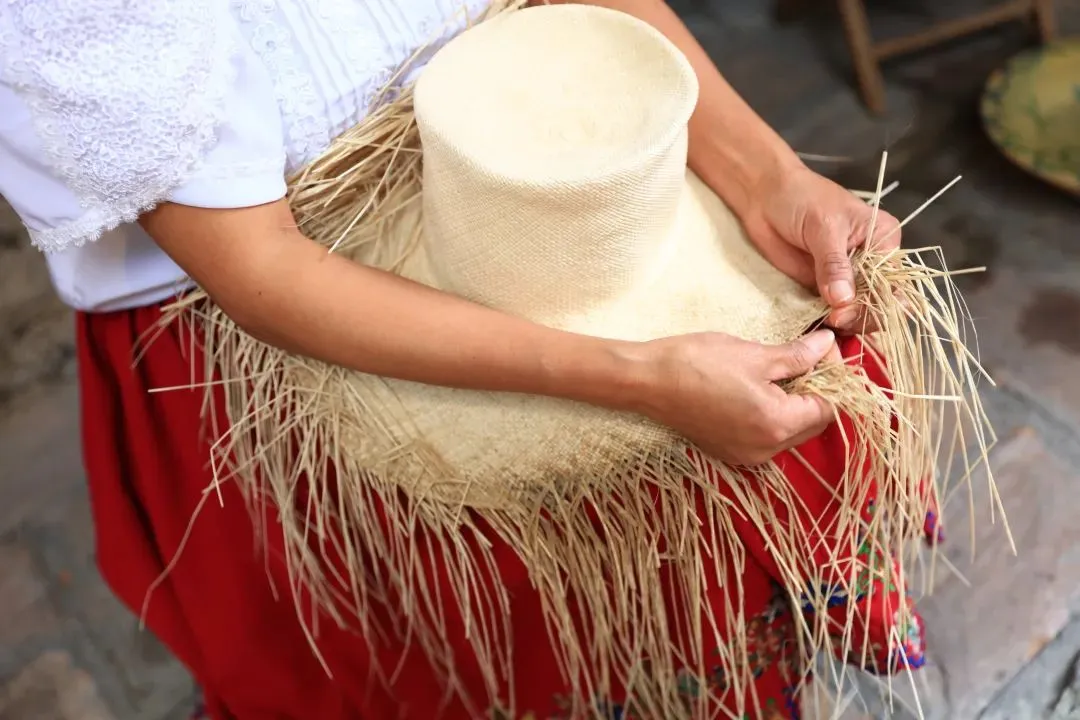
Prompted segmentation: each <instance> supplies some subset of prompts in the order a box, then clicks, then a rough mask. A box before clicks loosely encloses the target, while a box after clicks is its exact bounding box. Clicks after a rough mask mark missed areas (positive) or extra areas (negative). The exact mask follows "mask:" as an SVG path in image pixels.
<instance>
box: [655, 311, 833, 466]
mask: <svg viewBox="0 0 1080 720" xmlns="http://www.w3.org/2000/svg"><path fill="white" fill-rule="evenodd" d="M639 349H640V350H641V351H642V353H643V359H644V360H645V363H646V366H647V367H648V368H649V371H648V376H649V378H650V379H649V380H648V381H647V383H646V386H645V388H646V389H645V390H644V398H643V400H644V407H642V408H641V409H640V412H642V413H643V414H645V415H646V416H648V417H649V418H650V419H652V420H654V421H656V422H658V423H661V424H663V425H666V426H668V427H670V428H672V429H673V430H676V431H677V432H679V433H680V434H682V435H683V436H684V437H686V438H687V439H688V440H691V441H692V442H694V444H696V445H697V446H698V447H699V448H701V450H702V451H704V452H705V453H706V454H708V455H709V456H711V457H714V458H716V459H718V460H722V461H724V462H728V463H734V464H739V465H757V464H760V463H764V462H767V461H768V460H770V459H771V458H773V457H774V456H775V455H777V454H778V453H780V452H782V451H784V450H787V449H789V448H792V447H795V446H797V445H799V444H801V443H802V442H804V441H806V440H808V439H810V438H812V437H814V436H816V435H818V434H820V433H821V432H822V431H823V430H824V429H825V428H826V427H828V425H829V424H830V423H832V422H833V420H834V419H835V415H834V411H833V408H832V407H831V406H830V405H829V404H828V403H826V402H825V401H824V400H822V399H821V398H819V397H814V396H808V395H789V394H788V393H786V392H784V391H783V390H782V389H780V387H779V386H778V385H777V383H778V382H779V381H781V380H786V379H789V378H794V377H798V376H800V375H804V374H806V373H808V372H809V371H810V370H812V369H813V368H814V367H815V366H816V365H817V364H818V363H819V362H820V361H822V360H823V359H826V357H832V358H833V359H839V350H838V349H837V347H836V343H835V338H834V336H833V334H832V332H830V331H828V330H819V331H816V332H813V333H811V334H809V335H806V336H804V337H802V338H800V339H798V340H795V341H793V342H790V343H788V344H786V345H761V344H758V343H753V342H747V341H745V340H740V339H738V338H735V337H732V336H730V335H724V334H722V333H696V334H691V335H680V336H675V337H668V338H663V339H660V340H653V341H651V342H647V343H644V344H642V345H641V346H639Z"/></svg>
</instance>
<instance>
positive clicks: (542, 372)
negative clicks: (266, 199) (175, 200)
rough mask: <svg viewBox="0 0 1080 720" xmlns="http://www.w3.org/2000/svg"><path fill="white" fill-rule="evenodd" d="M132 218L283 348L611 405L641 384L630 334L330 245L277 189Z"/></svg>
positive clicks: (421, 377) (622, 405)
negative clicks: (475, 294)
mask: <svg viewBox="0 0 1080 720" xmlns="http://www.w3.org/2000/svg"><path fill="white" fill-rule="evenodd" d="M142 224H143V226H144V228H145V229H146V230H147V231H148V232H149V233H150V235H151V236H152V237H153V238H154V239H155V240H156V241H157V242H158V244H159V245H160V246H161V247H162V248H163V249H164V250H165V252H167V253H168V254H169V255H170V256H171V257H172V258H173V259H174V260H175V261H176V262H177V264H179V265H180V266H181V267H182V268H184V270H186V271H187V272H188V273H189V274H190V276H191V277H192V278H193V279H194V280H195V281H196V282H197V283H198V284H199V285H200V286H201V287H203V288H204V289H205V290H206V291H207V292H208V293H209V294H210V296H211V297H213V298H214V300H215V301H216V302H217V303H218V304H219V305H220V306H221V307H222V309H223V310H225V312H226V313H228V315H229V316H230V317H231V318H232V319H233V320H234V321H236V322H237V323H238V324H239V325H240V326H241V327H242V328H243V329H244V330H246V331H247V332H248V333H250V334H251V335H253V336H255V337H256V338H258V339H260V340H263V341H264V342H267V343H269V344H271V345H275V346H277V347H280V348H283V349H285V350H288V351H290V352H294V353H299V354H302V355H306V356H308V357H313V358H317V359H320V360H323V361H326V362H329V363H333V364H336V365H340V366H343V367H348V368H352V369H354V370H359V371H362V372H367V373H371V374H374V375H383V376H387V377H396V378H400V379H404V380H413V381H416V382H423V383H428V384H433V385H446V386H450V387H462V388H472V389H483V390H495V391H507V392H522V393H530V394H537V395H550V396H557V397H564V398H567V399H572V400H579V401H582V402H588V403H590V404H595V405H601V406H605V407H610V408H615V409H626V410H632V409H637V408H636V407H635V402H636V401H635V398H640V397H641V396H642V392H643V388H640V387H637V385H640V384H641V383H643V382H644V381H645V379H644V377H643V372H642V368H641V367H639V366H640V365H641V363H638V362H635V360H634V359H633V358H634V357H636V355H635V353H634V352H632V350H633V345H632V344H630V343H618V342H612V341H607V340H601V339H598V338H591V337H586V336H582V335H575V334H572V333H566V332H560V331H557V330H552V329H549V328H545V327H542V326H539V325H536V324H533V323H530V322H527V321H525V320H521V319H518V318H515V317H511V316H509V315H505V314H503V313H500V312H496V311H494V310H490V309H488V308H485V307H482V306H479V305H476V304H474V303H470V302H467V301H465V300H462V299H460V298H457V297H454V296H451V295H447V294H445V293H441V292H438V291H436V290H433V289H431V288H427V287H425V286H423V285H419V284H417V283H414V282H411V281H409V280H405V279H403V278H400V277H398V276H395V275H392V274H390V273H386V272H383V271H381V270H376V269H373V268H368V267H364V266H361V265H358V264H356V263H353V262H350V261H348V260H346V259H343V258H341V257H339V256H337V255H332V254H328V253H327V252H326V250H325V249H324V248H322V247H320V246H318V245H316V244H315V243H313V242H311V241H310V240H309V239H307V238H305V237H304V236H303V235H301V234H300V232H299V231H297V230H296V228H295V223H294V222H293V218H292V214H291V212H290V211H289V208H288V206H287V205H286V203H285V201H284V200H282V201H279V202H276V203H273V204H270V205H263V206H259V207H253V208H246V209H238V210H206V209H201V208H193V207H187V206H182V205H174V204H166V205H163V206H161V207H159V208H158V209H157V210H155V211H153V212H152V213H149V214H148V215H146V216H145V217H144V218H143V220H142Z"/></svg>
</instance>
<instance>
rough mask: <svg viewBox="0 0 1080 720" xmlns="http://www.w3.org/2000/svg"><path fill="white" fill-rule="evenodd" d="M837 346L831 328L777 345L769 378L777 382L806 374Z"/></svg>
mask: <svg viewBox="0 0 1080 720" xmlns="http://www.w3.org/2000/svg"><path fill="white" fill-rule="evenodd" d="M835 347H836V336H835V335H834V334H833V332H832V331H831V330H816V331H814V332H812V333H810V334H809V335H804V336H803V337H801V338H799V339H798V340H794V341H792V342H789V343H788V344H787V345H775V346H773V348H772V358H771V362H770V366H769V377H768V380H769V381H770V382H776V381H778V380H787V379H789V378H795V377H799V376H800V375H805V374H806V373H808V372H810V371H811V370H813V369H814V368H815V367H816V366H817V364H818V363H819V362H821V361H822V360H824V359H825V356H826V355H828V354H829V352H830V351H832V349H833V348H835Z"/></svg>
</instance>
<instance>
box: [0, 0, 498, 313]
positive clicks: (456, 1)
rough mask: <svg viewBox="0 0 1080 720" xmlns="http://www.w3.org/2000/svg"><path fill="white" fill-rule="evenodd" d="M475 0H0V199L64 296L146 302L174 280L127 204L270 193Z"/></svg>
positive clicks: (97, 307)
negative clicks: (22, 227) (44, 257)
mask: <svg viewBox="0 0 1080 720" xmlns="http://www.w3.org/2000/svg"><path fill="white" fill-rule="evenodd" d="M488 1H489V0H138V2H131V0H0V196H3V197H4V198H5V199H6V200H7V201H8V202H9V203H10V204H11V206H12V207H13V208H14V209H15V211H16V212H17V213H18V214H19V216H20V217H21V218H22V220H23V222H24V223H25V224H26V227H27V228H28V230H29V232H30V237H31V240H32V241H33V243H34V244H35V245H36V246H37V247H39V248H41V249H42V250H44V251H45V252H46V253H48V255H47V260H48V263H49V269H50V271H51V273H52V278H53V282H54V283H55V285H56V289H57V291H58V292H59V294H60V295H61V297H62V298H63V299H64V300H65V301H66V302H67V303H68V304H70V305H72V306H73V307H75V308H77V309H80V310H87V311H108V310H118V309H125V308H131V307H138V306H141V305H148V304H151V303H155V302H159V301H161V300H163V299H165V298H167V297H169V296H170V295H172V294H174V293H176V292H177V291H178V290H180V289H183V288H184V287H186V285H187V280H186V279H185V276H184V273H183V271H182V270H180V268H178V267H177V266H176V265H175V264H173V262H172V261H171V260H170V259H169V258H168V257H167V256H165V254H164V253H162V252H161V250H159V249H158V248H157V246H156V245H155V244H154V243H153V241H152V240H151V239H150V238H149V237H148V236H147V235H146V233H144V232H143V231H142V229H141V228H140V227H139V226H138V225H137V224H135V220H136V218H137V217H138V216H139V214H141V213H142V212H144V211H145V210H147V209H149V208H151V207H153V206H154V205H156V204H157V203H159V202H163V201H172V202H176V203H181V204H186V205H192V206H197V207H207V208H233V207H248V206H252V205H258V204H262V203H266V202H271V201H274V200H277V199H280V198H281V197H282V196H283V195H284V193H285V180H284V178H285V176H286V175H287V174H289V173H290V172H292V171H294V170H296V169H298V168H300V167H302V166H303V165H304V164H306V163H307V162H309V161H311V160H313V159H314V158H316V157H317V156H318V155H319V154H320V153H321V152H322V151H323V150H325V149H326V148H327V146H328V145H329V143H330V141H331V140H332V139H333V138H334V137H336V136H337V135H339V134H340V133H342V132H343V131H345V130H346V129H348V128H349V127H351V126H353V125H355V124H356V123H357V122H359V121H360V120H361V119H363V118H364V116H365V115H366V114H367V113H368V110H369V107H370V105H371V103H372V98H373V96H374V95H375V93H377V92H378V91H379V90H380V89H382V88H383V87H384V86H385V85H386V83H387V82H388V80H390V79H391V77H392V76H393V74H394V73H395V71H396V70H397V69H398V68H399V67H400V66H401V65H402V64H403V63H405V62H406V61H407V60H408V59H409V58H410V57H412V56H413V55H414V54H415V53H416V52H417V51H418V50H421V49H423V56H422V57H420V58H419V60H418V61H417V62H415V63H414V64H412V65H410V67H411V68H412V69H411V71H410V74H411V75H414V74H415V72H416V71H417V70H419V69H421V68H422V66H423V61H424V58H425V57H426V56H430V54H431V53H432V52H434V50H435V49H437V48H438V47H439V46H440V45H441V44H442V43H444V42H445V41H446V40H447V39H449V38H450V37H452V36H453V35H454V34H455V33H457V32H459V31H460V30H461V29H462V28H463V27H465V26H466V24H467V23H468V22H470V21H472V20H475V19H476V18H477V17H478V16H479V15H480V14H481V13H482V12H483V10H484V8H486V7H487V5H488ZM404 79H405V80H406V81H408V80H411V79H412V78H411V77H410V76H406V77H405V78H404Z"/></svg>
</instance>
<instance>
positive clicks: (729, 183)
mask: <svg viewBox="0 0 1080 720" xmlns="http://www.w3.org/2000/svg"><path fill="white" fill-rule="evenodd" d="M747 110H748V111H749V109H748V108H747ZM716 116H717V115H716V114H715V113H708V112H701V109H700V108H699V116H697V117H695V118H694V119H693V120H692V121H691V123H692V124H691V147H690V157H689V164H690V166H691V168H692V169H693V170H694V171H695V172H696V173H697V174H698V176H699V177H700V178H701V179H702V180H703V181H704V182H705V184H706V185H708V186H709V187H710V188H712V190H713V192H715V193H716V194H717V195H718V196H719V197H720V198H721V199H723V200H724V202H725V204H727V206H728V207H729V208H731V210H732V211H733V212H734V213H735V214H736V216H738V217H739V219H741V220H743V221H744V222H745V221H746V220H747V217H748V215H749V214H751V212H752V210H753V208H754V207H755V206H757V205H760V201H761V198H763V197H766V196H767V195H768V194H769V193H770V192H771V189H770V188H771V187H772V186H774V185H776V184H777V183H778V182H779V180H780V179H781V178H783V177H784V175H785V174H786V173H790V172H792V171H795V170H798V169H800V168H804V167H805V165H804V164H803V161H802V159H801V158H800V157H799V156H798V154H797V153H796V152H795V151H794V150H792V149H791V146H789V145H788V144H787V143H786V142H785V141H784V139H783V138H781V137H780V136H779V135H777V134H776V132H775V131H773V129H772V128H770V127H769V126H768V125H767V124H765V122H764V121H763V120H761V119H760V118H758V117H757V116H754V115H749V113H748V117H744V118H741V120H742V122H741V123H729V125H730V126H729V127H727V128H726V130H725V131H717V129H716V123H715V121H714V120H713V118H715V117H716ZM706 121H709V122H708V124H707V125H706V124H705V122H706ZM695 122H696V124H697V126H696V127H695V126H694V125H695Z"/></svg>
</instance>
